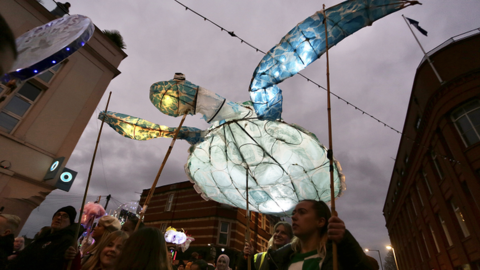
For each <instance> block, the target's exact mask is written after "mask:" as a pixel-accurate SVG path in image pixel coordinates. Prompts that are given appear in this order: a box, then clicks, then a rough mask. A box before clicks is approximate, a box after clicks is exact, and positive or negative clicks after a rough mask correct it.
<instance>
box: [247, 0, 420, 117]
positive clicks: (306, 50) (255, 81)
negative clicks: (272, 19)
mask: <svg viewBox="0 0 480 270" xmlns="http://www.w3.org/2000/svg"><path fill="white" fill-rule="evenodd" d="M416 4H419V2H418V1H414V0H349V1H344V2H342V3H340V4H337V5H335V6H332V7H330V8H328V9H327V10H325V12H326V14H327V15H326V17H327V20H325V16H324V10H320V11H317V12H315V14H313V15H312V16H310V17H308V18H306V19H305V20H303V21H302V22H300V23H298V24H297V25H296V26H295V27H294V28H293V29H292V30H290V31H289V32H288V33H287V34H286V35H285V36H284V37H283V38H282V39H281V40H280V42H279V43H278V44H277V45H275V46H274V47H273V48H271V49H270V50H269V51H268V52H267V54H266V55H265V56H264V57H263V58H262V60H261V61H260V63H259V64H258V66H257V67H256V69H255V71H254V73H253V76H252V80H251V82H250V87H249V92H250V99H251V100H252V102H253V104H254V108H255V112H256V113H257V115H258V118H259V119H268V120H275V119H276V117H277V115H278V109H279V108H280V112H281V99H282V96H281V91H279V90H280V89H278V87H276V85H277V84H279V83H281V82H283V81H284V80H286V79H288V78H290V77H292V76H293V75H295V74H297V73H298V72H300V71H301V70H303V69H304V68H306V67H307V66H308V65H310V64H311V63H313V62H314V61H316V60H317V59H318V58H320V56H322V55H323V54H324V53H325V51H326V49H327V47H326V38H325V23H326V24H327V28H328V46H329V48H331V47H333V46H335V45H336V44H337V43H339V42H340V41H342V40H343V39H344V38H346V37H348V36H350V35H351V34H353V33H355V32H357V31H358V30H360V29H362V28H364V27H366V26H370V25H372V23H373V22H375V21H376V20H379V19H381V18H383V17H385V16H387V15H388V14H391V13H393V12H396V11H398V10H401V9H403V8H405V7H408V6H411V5H416Z"/></svg>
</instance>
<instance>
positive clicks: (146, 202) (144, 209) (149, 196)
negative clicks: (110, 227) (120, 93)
mask: <svg viewBox="0 0 480 270" xmlns="http://www.w3.org/2000/svg"><path fill="white" fill-rule="evenodd" d="M187 114H188V112H187V113H185V114H184V115H183V117H182V121H180V125H179V126H178V128H177V129H176V130H175V133H174V134H173V139H172V142H171V143H170V146H169V147H168V150H167V153H166V154H165V158H163V162H162V165H161V166H160V169H159V170H158V173H157V176H156V177H155V180H154V181H153V184H152V188H151V189H150V191H149V192H148V195H147V198H146V199H145V202H144V203H143V208H142V211H141V212H140V219H139V222H137V225H136V226H135V231H136V230H138V226H139V225H140V222H141V221H142V220H143V217H144V216H145V212H147V208H148V204H149V203H150V200H151V199H152V196H153V193H154V192H155V187H156V186H157V182H158V179H159V178H160V175H161V174H162V171H163V168H164V167H165V164H166V163H167V160H168V157H169V156H170V153H171V152H172V149H173V145H174V144H175V141H176V140H177V136H178V133H179V132H180V128H181V127H182V126H183V122H184V121H185V118H186V117H187Z"/></svg>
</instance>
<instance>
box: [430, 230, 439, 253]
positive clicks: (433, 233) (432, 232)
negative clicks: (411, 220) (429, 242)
mask: <svg viewBox="0 0 480 270" xmlns="http://www.w3.org/2000/svg"><path fill="white" fill-rule="evenodd" d="M428 227H430V233H431V234H432V238H433V242H434V243H435V247H436V248H437V253H440V248H439V247H438V242H437V238H435V232H434V231H433V229H432V226H430V225H428Z"/></svg>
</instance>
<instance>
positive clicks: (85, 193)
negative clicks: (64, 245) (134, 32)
mask: <svg viewBox="0 0 480 270" xmlns="http://www.w3.org/2000/svg"><path fill="white" fill-rule="evenodd" d="M111 96H112V91H110V94H109V95H108V100H107V106H105V115H104V116H103V118H102V124H101V125H100V130H99V131H98V136H97V143H96V144H95V150H94V151H93V157H92V163H91V164H90V171H89V172H88V179H87V185H86V186H85V192H84V193H83V200H82V207H81V208H80V213H79V217H78V224H77V228H76V230H75V234H74V237H73V247H75V250H76V249H77V248H78V243H77V242H78V233H79V232H80V226H82V225H81V223H82V216H83V208H84V206H85V200H86V199H87V193H88V187H89V186H90V179H91V178H92V171H93V164H94V163H95V156H96V155H97V149H98V143H99V142H100V136H101V135H102V129H103V123H105V117H107V115H106V113H107V110H108V104H109V103H110V97H111ZM87 239H88V238H87ZM71 267H72V260H69V261H68V265H67V269H68V270H70V268H71Z"/></svg>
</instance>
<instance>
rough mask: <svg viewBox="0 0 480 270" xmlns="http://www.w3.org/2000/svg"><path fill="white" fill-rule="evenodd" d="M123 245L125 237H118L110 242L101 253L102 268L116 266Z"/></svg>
mask: <svg viewBox="0 0 480 270" xmlns="http://www.w3.org/2000/svg"><path fill="white" fill-rule="evenodd" d="M122 247H123V239H122V238H121V237H117V239H115V240H114V241H112V242H110V243H108V245H107V246H106V247H105V248H104V249H103V250H102V251H101V253H100V264H101V267H102V269H113V267H115V264H116V263H117V260H118V258H119V257H120V254H121V253H122Z"/></svg>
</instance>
